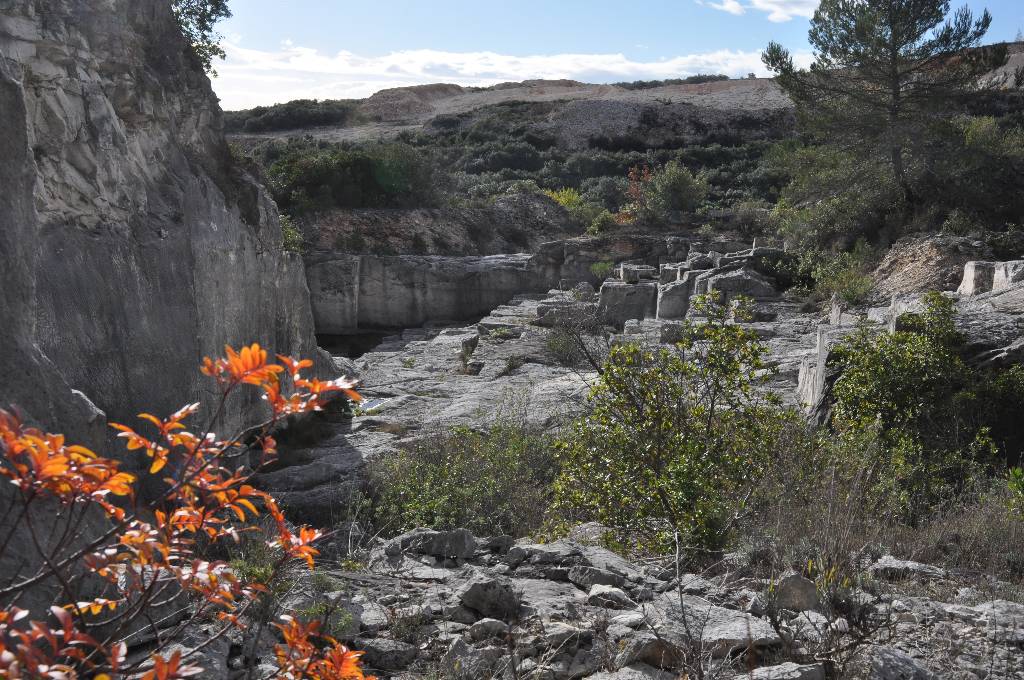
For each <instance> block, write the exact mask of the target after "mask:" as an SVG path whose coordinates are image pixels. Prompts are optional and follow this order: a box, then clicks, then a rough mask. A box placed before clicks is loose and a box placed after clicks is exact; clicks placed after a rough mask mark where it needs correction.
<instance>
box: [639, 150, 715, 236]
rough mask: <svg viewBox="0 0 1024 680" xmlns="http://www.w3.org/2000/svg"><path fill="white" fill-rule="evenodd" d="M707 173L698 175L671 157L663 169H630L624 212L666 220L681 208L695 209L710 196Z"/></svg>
mask: <svg viewBox="0 0 1024 680" xmlns="http://www.w3.org/2000/svg"><path fill="white" fill-rule="evenodd" d="M707 193H708V184H707V181H706V180H705V178H704V177H696V176H694V174H693V173H692V172H690V170H689V169H687V168H686V166H684V165H683V164H682V163H680V162H678V161H669V162H668V163H666V164H665V166H664V167H662V168H661V169H660V170H657V171H652V170H650V168H648V167H647V166H643V167H635V168H632V169H631V170H630V172H629V189H628V190H627V196H628V197H629V199H630V202H629V203H628V204H627V205H626V206H625V207H624V208H623V212H624V213H626V214H628V215H630V216H631V217H632V218H633V219H634V220H639V221H641V222H653V223H664V222H668V221H670V220H672V219H673V217H674V215H675V214H676V213H679V212H692V211H693V210H695V209H696V208H697V206H698V205H700V203H701V201H703V200H704V198H705V197H706V196H707Z"/></svg>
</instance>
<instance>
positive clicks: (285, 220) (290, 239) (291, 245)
mask: <svg viewBox="0 0 1024 680" xmlns="http://www.w3.org/2000/svg"><path fill="white" fill-rule="evenodd" d="M281 245H282V247H283V248H284V249H285V250H287V251H288V252H290V253H301V252H303V251H304V250H305V249H306V241H305V239H304V238H303V236H302V232H301V231H299V228H298V227H296V226H295V223H294V222H293V221H292V218H290V217H288V216H287V215H281Z"/></svg>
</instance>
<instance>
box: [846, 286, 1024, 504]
mask: <svg viewBox="0 0 1024 680" xmlns="http://www.w3.org/2000/svg"><path fill="white" fill-rule="evenodd" d="M925 300H926V308H925V311H924V312H922V313H921V314H908V315H904V316H903V317H901V318H900V320H899V324H898V330H896V331H895V332H893V333H883V334H872V333H871V332H869V331H868V330H863V331H861V332H858V333H856V334H855V335H853V336H852V337H850V338H848V339H847V340H845V341H844V342H842V343H841V344H839V345H838V346H837V347H836V350H835V352H834V358H833V359H832V361H833V364H834V365H835V366H836V367H837V368H838V369H839V371H840V377H839V378H838V380H837V381H836V383H835V385H834V387H833V393H834V396H835V407H834V409H833V416H832V419H833V425H834V427H835V428H836V429H838V430H840V431H841V430H844V429H849V428H864V427H868V426H873V425H875V424H877V426H878V427H879V428H880V430H879V432H880V438H881V442H882V445H883V450H884V468H885V473H884V474H883V475H882V477H880V479H879V484H884V485H886V493H887V494H889V495H890V496H891V497H892V498H895V499H898V502H899V508H900V510H901V513H902V517H903V519H905V520H906V521H910V522H917V521H919V520H920V519H921V518H922V517H924V516H926V515H927V513H928V512H930V511H931V510H932V509H934V508H936V507H937V506H939V505H940V504H941V503H943V502H944V501H947V500H948V499H950V498H953V497H956V496H957V495H959V494H960V493H962V492H963V490H964V489H965V488H967V487H969V486H971V485H972V484H973V483H974V482H976V481H977V480H978V479H980V478H981V477H982V476H984V475H986V474H991V473H992V472H993V471H994V470H995V469H996V468H997V467H998V466H999V465H1000V459H1002V463H1001V464H1002V465H1005V462H1006V461H1011V462H1012V461H1015V460H1019V457H1020V451H1021V428H1020V425H1019V422H1018V420H1019V419H1018V417H1017V416H1016V415H1015V412H1014V410H1015V408H1016V406H1015V405H1016V404H1019V403H1020V401H1021V399H1022V398H1024V370H1022V369H1021V368H1020V367H1013V368H1010V369H1006V370H1001V371H994V372H993V371H986V370H979V369H976V368H972V367H970V366H969V365H968V364H967V363H966V361H965V360H964V358H963V356H962V354H963V351H964V345H963V343H964V340H963V338H962V336H961V335H960V334H959V333H958V332H957V331H956V328H955V324H954V321H955V319H954V307H953V303H952V301H951V300H949V299H948V298H945V297H943V296H942V295H940V294H938V293H932V294H929V295H928V296H926V299H925Z"/></svg>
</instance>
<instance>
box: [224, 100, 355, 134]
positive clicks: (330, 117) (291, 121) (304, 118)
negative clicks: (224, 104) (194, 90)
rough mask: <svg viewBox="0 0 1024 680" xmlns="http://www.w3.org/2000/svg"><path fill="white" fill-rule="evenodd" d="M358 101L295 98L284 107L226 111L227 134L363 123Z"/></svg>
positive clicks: (258, 107)
mask: <svg viewBox="0 0 1024 680" xmlns="http://www.w3.org/2000/svg"><path fill="white" fill-rule="evenodd" d="M358 110H359V102H358V101H357V100H354V99H324V100H322V101H317V100H316V99H294V100H292V101H290V102H285V103H284V104H274V105H273V106H257V107H256V108H253V109H246V110H243V111H225V112H224V130H225V132H267V131H272V130H293V129H296V128H306V127H314V126H317V125H352V124H354V123H357V122H359V115H358Z"/></svg>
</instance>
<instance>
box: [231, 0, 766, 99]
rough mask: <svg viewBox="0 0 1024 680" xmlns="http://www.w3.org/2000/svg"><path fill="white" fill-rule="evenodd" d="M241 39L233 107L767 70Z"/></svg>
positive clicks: (713, 60)
mask: <svg viewBox="0 0 1024 680" xmlns="http://www.w3.org/2000/svg"><path fill="white" fill-rule="evenodd" d="M725 1H726V2H729V0H725ZM766 1H768V0H755V2H766ZM239 42H240V41H237V40H235V41H228V42H226V43H225V44H224V49H225V51H226V52H227V59H226V61H224V62H223V63H219V64H217V65H216V69H217V73H218V74H219V76H218V77H217V78H215V79H214V81H213V86H214V89H215V90H216V92H217V94H218V96H219V97H220V98H221V105H222V106H223V107H224V108H225V109H228V110H232V109H241V108H250V107H253V106H258V105H266V104H274V103H277V102H284V101H288V100H291V99H301V98H306V99H325V98H329V99H341V98H350V97H352V98H355V97H366V96H369V95H370V94H372V93H374V92H376V91H378V90H382V89H385V88H389V87H402V86H407V85H421V84H426V83H438V82H444V83H456V84H459V85H476V86H487V85H494V84H496V83H502V82H508V81H519V80H526V79H530V78H551V79H557V78H571V79H574V80H580V81H583V82H592V83H593V82H614V81H621V80H627V81H628V80H650V79H662V78H680V77H685V76H688V75H693V74H695V73H725V74H728V75H732V76H746V75H747V73H750V72H754V73H757V74H759V75H767V74H766V71H765V69H764V67H763V66H762V64H761V55H760V52H758V51H751V52H744V51H735V50H718V51H715V52H706V53H703V54H688V55H680V56H674V57H669V58H661V59H659V60H658V61H634V60H631V59H628V58H626V57H625V56H624V55H622V54H550V55H531V56H512V55H506V54H497V53H495V52H444V51H439V50H404V51H401V52H392V53H390V54H386V55H384V56H378V57H366V56H360V55H357V54H353V53H352V52H345V51H342V52H338V53H337V54H334V55H328V54H323V53H320V52H318V51H316V50H314V49H310V48H308V47H302V46H298V45H284V46H282V47H281V48H280V49H279V50H277V51H263V50H254V49H248V48H245V47H242V46H241V45H240V44H239Z"/></svg>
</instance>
